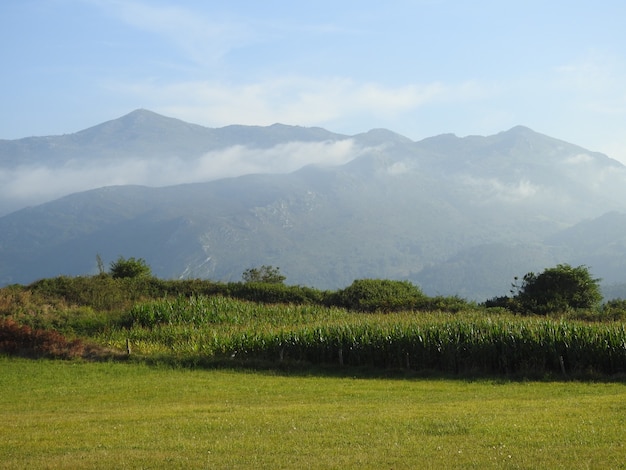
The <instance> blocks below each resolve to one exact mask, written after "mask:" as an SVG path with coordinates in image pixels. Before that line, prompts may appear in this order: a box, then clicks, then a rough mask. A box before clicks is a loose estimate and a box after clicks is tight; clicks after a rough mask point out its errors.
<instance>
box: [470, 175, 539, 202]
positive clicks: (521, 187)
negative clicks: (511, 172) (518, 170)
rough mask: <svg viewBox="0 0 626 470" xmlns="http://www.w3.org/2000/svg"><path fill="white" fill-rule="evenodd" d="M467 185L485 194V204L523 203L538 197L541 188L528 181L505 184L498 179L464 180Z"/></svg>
mask: <svg viewBox="0 0 626 470" xmlns="http://www.w3.org/2000/svg"><path fill="white" fill-rule="evenodd" d="M462 179H463V182H464V183H465V184H468V185H470V186H472V187H473V189H475V190H479V191H480V192H482V194H483V200H484V202H485V203H489V202H494V201H495V202H500V201H505V202H522V201H525V200H528V199H531V198H533V197H535V196H538V195H539V194H540V192H541V188H540V187H539V186H537V185H535V184H532V183H531V182H530V181H528V180H520V181H517V182H515V183H504V182H502V181H500V180H499V179H497V178H485V179H479V178H473V177H470V176H465V177H463V178H462Z"/></svg>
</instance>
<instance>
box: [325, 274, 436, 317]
mask: <svg viewBox="0 0 626 470" xmlns="http://www.w3.org/2000/svg"><path fill="white" fill-rule="evenodd" d="M425 299H426V296H425V295H424V294H423V293H422V291H421V289H420V288H419V287H417V286H415V285H414V284H412V283H410V282H409V281H392V280H387V279H359V280H356V281H354V282H353V283H352V284H351V285H350V286H348V287H346V288H345V289H343V290H340V291H338V292H337V294H336V297H335V301H336V302H337V303H338V306H340V307H344V308H347V309H350V310H359V311H362V312H376V311H380V312H396V311H400V310H413V309H415V308H418V307H419V306H420V305H421V304H422V303H424V301H425Z"/></svg>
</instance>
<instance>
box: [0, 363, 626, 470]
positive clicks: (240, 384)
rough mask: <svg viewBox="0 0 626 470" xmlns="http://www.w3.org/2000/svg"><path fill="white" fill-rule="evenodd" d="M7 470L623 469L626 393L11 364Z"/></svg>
mask: <svg viewBox="0 0 626 470" xmlns="http://www.w3.org/2000/svg"><path fill="white" fill-rule="evenodd" d="M0 410H1V411H0V419H1V420H2V423H3V425H2V426H1V427H0V468H28V469H32V468H116V469H119V468H268V469H278V468H325V469H326V468H338V469H339V468H341V469H345V468H359V469H362V468H376V469H380V468H394V469H398V468H437V469H442V468H528V469H535V468H564V469H572V468H603V469H609V468H626V465H625V464H624V455H626V448H625V447H624V441H626V427H625V426H624V425H623V423H624V417H626V385H624V384H620V383H589V382H587V383H582V382H505V381H503V382H494V381H489V380H476V381H463V380H442V379H411V380H408V379H377V378H369V379H364V378H352V377H323V376H301V375H291V376H289V375H279V374H276V373H269V372H268V373H260V372H245V371H229V370H185V369H169V368H161V367H149V366H146V365H141V364H131V363H127V364H124V363H84V362H63V361H57V362H54V361H46V360H37V361H34V360H25V359H10V358H2V357H0Z"/></svg>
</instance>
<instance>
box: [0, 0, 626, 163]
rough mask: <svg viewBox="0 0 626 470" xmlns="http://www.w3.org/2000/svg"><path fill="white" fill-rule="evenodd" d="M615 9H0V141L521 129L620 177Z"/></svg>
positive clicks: (41, 3)
mask: <svg viewBox="0 0 626 470" xmlns="http://www.w3.org/2000/svg"><path fill="white" fill-rule="evenodd" d="M624 18H626V2H624V1H622V0H596V1H594V2H591V1H588V0H586V1H580V0H551V1H546V0H412V1H402V0H387V1H384V2H381V1H380V0H378V1H375V2H374V1H370V0H358V1H353V0H332V1H327V0H318V1H316V2H295V1H278V0H263V1H258V0H245V1H243V0H230V1H228V2H225V1H213V0H197V1H193V0H179V1H173V0H150V1H148V0H5V1H2V2H0V44H1V45H0V51H1V58H2V73H0V90H2V91H1V92H0V93H1V95H0V96H1V102H2V106H0V139H17V138H22V137H27V136H34V135H37V136H42V135H57V134H65V133H72V132H76V131H79V130H81V129H85V128H87V127H90V126H93V125H96V124H99V123H101V122H104V121H108V120H111V119H115V118H117V117H120V116H122V115H124V114H127V113H128V112H130V111H132V110H134V109H137V108H145V109H149V110H152V111H155V112H157V113H160V114H163V115H166V116H170V117H175V118H179V119H182V120H185V121H188V122H193V123H197V124H201V125H204V126H208V127H222V126H226V125H230V124H246V125H270V124H273V123H276V122H280V123H284V124H290V125H301V126H320V127H324V128H326V129H328V130H331V131H333V132H337V133H343V134H348V135H353V134H357V133H361V132H366V131H367V130H370V129H373V128H387V129H391V130H393V131H395V132H397V133H400V134H402V135H405V136H407V137H409V138H411V139H413V140H420V139H423V138H426V137H429V136H433V135H438V134H443V133H454V134H456V135H458V136H466V135H492V134H495V133H498V132H500V131H504V130H507V129H510V128H511V127H513V126H516V125H524V126H527V127H530V128H532V129H533V130H535V131H537V132H541V133H543V134H547V135H550V136H552V137H556V138H559V139H563V140H566V141H568V142H571V143H574V144H577V145H580V146H582V147H585V148H587V149H589V150H593V151H599V152H603V153H606V154H607V155H609V156H611V157H613V158H615V159H618V160H620V161H621V162H623V163H625V164H626V132H625V128H626V32H625V30H624V25H623V22H624Z"/></svg>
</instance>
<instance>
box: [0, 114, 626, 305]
mask: <svg viewBox="0 0 626 470" xmlns="http://www.w3.org/2000/svg"><path fill="white" fill-rule="evenodd" d="M303 154H306V158H304V157H303ZM242 155H244V156H245V158H247V159H248V160H245V159H242V158H244V157H242ZM250 162H252V163H250ZM235 167H237V168H235ZM94 168H95V169H97V170H98V171H97V172H96V173H98V174H99V175H105V176H106V175H109V176H111V175H115V178H117V180H115V179H114V181H118V180H119V181H121V182H122V183H123V184H106V185H102V186H98V184H97V183H98V182H99V181H101V180H97V179H94V180H93V181H88V180H89V178H87V177H82V178H81V175H92V176H93V174H92V173H93V172H92V173H81V171H83V172H84V171H89V170H90V169H94ZM42 169H45V171H44V170H42ZM246 170H250V171H246ZM42 172H43V174H45V175H49V176H51V181H50V183H51V184H53V183H55V176H57V178H56V181H57V182H58V183H59V184H57V188H56V191H57V193H58V196H60V197H52V196H49V197H50V199H51V200H48V201H39V202H38V203H36V204H34V205H32V206H30V207H20V204H22V205H24V201H26V200H27V199H28V198H26V197H23V198H22V199H18V198H16V197H14V198H13V199H11V197H9V193H6V195H3V197H4V199H5V204H4V206H0V208H3V210H4V215H2V216H1V217H0V285H7V284H11V283H29V282H32V281H34V280H36V279H38V278H42V277H49V276H56V275H61V274H64V275H81V274H93V273H96V272H97V263H96V256H97V255H99V256H100V257H101V258H102V259H103V260H105V262H110V261H114V260H115V259H117V258H118V257H119V256H124V257H131V256H132V257H141V258H144V259H145V260H146V261H147V263H148V264H149V265H150V266H151V267H152V270H153V272H154V274H155V275H157V276H159V277H163V278H209V279H213V280H224V281H237V280H240V279H241V274H242V273H243V271H244V270H246V269H248V268H250V267H257V266H261V265H272V266H277V267H279V268H280V270H281V272H282V273H283V274H284V275H285V276H286V277H287V281H286V282H287V283H289V284H301V285H307V286H311V287H318V288H322V289H335V288H339V287H343V286H345V285H348V284H350V283H351V282H352V281H353V280H355V279H360V278H387V279H408V280H410V281H412V282H415V283H416V284H418V285H420V286H421V287H422V289H423V290H424V292H426V293H427V294H429V295H459V296H461V297H464V298H468V299H473V300H485V299H486V298H490V297H493V296H499V295H506V294H508V291H509V288H510V284H511V282H512V281H513V278H514V277H515V276H520V277H521V276H523V275H524V274H525V273H526V272H528V271H540V270H542V269H544V268H546V267H550V266H554V265H556V264H558V263H570V264H574V265H580V264H585V265H587V266H589V267H590V269H591V272H592V274H593V275H594V276H596V277H600V278H602V279H603V285H604V286H607V287H610V286H612V285H615V284H620V285H621V284H624V283H626V230H625V229H626V167H625V166H624V165H622V164H621V163H619V162H618V161H616V160H613V159H611V158H609V157H608V156H606V155H603V154H601V153H597V152H592V151H589V150H586V149H584V148H581V147H579V146H576V145H574V144H570V143H567V142H564V141H561V140H558V139H555V138H552V137H548V136H546V135H543V134H540V133H537V132H535V131H533V130H531V129H528V128H526V127H522V126H517V127H514V128H512V129H510V130H507V131H504V132H500V133H498V134H496V135H492V136H486V137H483V136H469V137H463V138H459V137H456V136H455V135H452V134H446V135H440V136H435V137H431V138H427V139H424V140H421V141H418V142H415V141H412V140H411V139H408V138H406V137H403V136H401V135H398V134H396V133H393V132H391V131H388V130H384V129H376V130H372V131H369V132H366V133H363V134H358V135H354V136H347V135H342V134H336V133H333V132H330V131H327V130H324V129H321V128H305V127H298V126H287V125H282V124H275V125H272V126H267V127H256V126H236V125H235V126H228V127H223V128H218V129H213V128H206V127H202V126H198V125H195V124H189V123H185V122H183V121H180V120H176V119H172V118H168V117H164V116H160V115H158V114H156V113H153V112H150V111H147V110H137V111H133V112H132V113H130V114H128V115H126V116H123V117H121V118H119V119H115V120H112V121H109V122H106V123H103V124H100V125H97V126H94V127H92V128H89V129H86V130H83V131H80V132H77V133H75V134H69V135H63V136H49V137H29V138H24V139H18V140H10V141H0V174H5V175H11V174H15V175H18V174H19V175H21V176H22V177H24V181H26V182H27V181H29V180H28V178H34V176H33V175H38V174H42ZM72 174H74V175H76V176H77V178H75V179H70V178H68V179H67V181H68V182H69V183H68V184H67V185H61V184H60V182H61V181H65V180H63V179H62V178H61V177H60V176H59V175H72ZM229 174H230V175H231V176H224V175H229ZM133 177H136V178H138V180H137V181H134V180H133ZM142 178H143V179H142ZM168 178H170V179H169V180H168ZM76 179H78V180H81V181H78V182H77V181H76ZM34 181H37V182H39V186H35V187H32V188H31V187H27V186H24V187H22V193H20V192H18V191H17V190H16V191H15V192H14V193H11V194H23V193H24V194H25V193H27V192H28V191H29V190H31V191H32V192H33V193H34V194H37V191H38V190H40V193H41V194H43V196H40V197H44V198H45V197H46V196H45V194H44V193H43V192H42V191H43V187H44V186H45V181H47V180H45V179H44V180H41V179H39V180H34ZM41 181H44V183H42V182H41ZM80 182H83V183H85V184H86V185H88V184H89V183H90V182H91V183H93V184H94V186H93V188H91V189H89V188H85V190H79V191H73V189H72V188H73V187H74V186H73V185H75V184H77V183H80ZM126 182H131V183H133V182H134V183H136V182H139V183H141V184H126ZM7 187H8V186H7ZM63 191H65V192H66V194H65V195H63ZM614 287H615V286H613V290H612V291H611V292H620V291H619V289H618V290H615V288H614ZM624 295H626V291H624Z"/></svg>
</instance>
